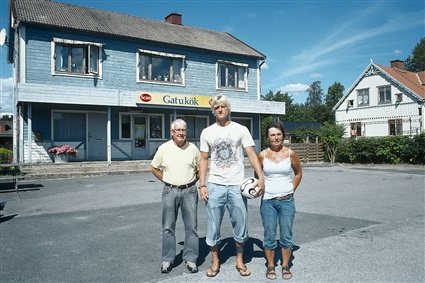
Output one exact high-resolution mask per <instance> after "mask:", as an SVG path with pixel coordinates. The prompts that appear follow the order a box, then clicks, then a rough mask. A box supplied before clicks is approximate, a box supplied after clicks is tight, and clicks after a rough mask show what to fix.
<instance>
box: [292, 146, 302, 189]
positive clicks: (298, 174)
mask: <svg viewBox="0 0 425 283" xmlns="http://www.w3.org/2000/svg"><path fill="white" fill-rule="evenodd" d="M291 162H292V170H294V180H293V181H292V185H293V186H294V192H295V190H296V189H297V188H298V185H299V184H300V182H301V179H302V177H303V171H302V169H301V164H300V160H299V159H298V156H297V153H296V152H295V150H291Z"/></svg>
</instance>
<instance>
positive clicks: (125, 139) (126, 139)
mask: <svg viewBox="0 0 425 283" xmlns="http://www.w3.org/2000/svg"><path fill="white" fill-rule="evenodd" d="M123 116H130V137H129V138H123V137H122V117H123ZM132 137H133V115H132V114H131V113H128V112H123V113H120V119H119V139H120V140H124V141H128V140H132Z"/></svg>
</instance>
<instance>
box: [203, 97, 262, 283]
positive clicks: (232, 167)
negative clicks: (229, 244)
mask: <svg viewBox="0 0 425 283" xmlns="http://www.w3.org/2000/svg"><path fill="white" fill-rule="evenodd" d="M211 110H212V112H213V113H214V116H215V117H216V123H214V124H213V125H211V126H209V127H207V128H205V129H204V130H203V131H202V133H201V139H200V150H201V163H200V167H199V185H200V186H199V194H200V197H201V198H202V199H203V200H205V201H206V211H207V235H206V242H207V245H208V246H210V250H211V257H212V264H211V267H210V268H209V269H208V271H207V273H206V275H207V276H208V277H215V276H216V275H217V273H218V272H219V271H220V262H219V258H218V245H219V244H220V242H221V240H222V239H221V234H220V225H221V222H222V219H223V215H224V212H225V209H226V208H227V209H228V211H229V215H230V219H231V222H232V226H233V237H234V240H235V244H236V269H237V270H238V272H239V273H240V275H241V276H249V275H251V272H250V271H249V269H248V268H247V267H246V265H245V264H244V262H243V248H244V243H245V241H246V240H247V239H248V223H247V218H248V208H247V200H246V198H244V197H242V195H241V193H240V185H241V184H242V182H243V180H244V178H245V172H244V149H245V152H246V154H247V156H248V159H249V162H250V163H251V166H252V167H253V168H254V170H255V172H256V173H257V176H259V178H258V179H259V182H258V187H259V192H258V194H259V195H261V194H262V192H263V190H264V176H263V172H262V169H261V163H260V162H259V160H258V157H257V154H256V153H255V151H254V145H255V144H254V140H253V139H252V137H251V134H250V133H249V131H248V129H247V128H246V127H245V126H242V125H240V124H238V123H236V122H233V121H231V120H230V111H231V109H230V102H229V100H228V99H227V97H225V96H224V95H218V96H216V97H215V98H214V99H213V100H212V102H211ZM209 153H210V154H211V162H210V171H209V174H208V183H207V182H206V175H207V170H208V154H209Z"/></svg>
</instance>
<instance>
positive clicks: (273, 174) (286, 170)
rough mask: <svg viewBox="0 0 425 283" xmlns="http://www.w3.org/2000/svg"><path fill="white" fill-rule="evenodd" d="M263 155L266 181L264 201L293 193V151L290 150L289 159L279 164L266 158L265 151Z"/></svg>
mask: <svg viewBox="0 0 425 283" xmlns="http://www.w3.org/2000/svg"><path fill="white" fill-rule="evenodd" d="M263 155H264V160H263V173H264V180H265V183H264V185H265V190H264V195H263V199H272V198H275V197H282V196H285V195H287V194H291V193H293V192H294V186H293V185H292V178H291V174H292V163H291V149H289V152H288V157H287V158H285V159H284V160H282V161H280V162H278V163H276V162H274V161H272V160H270V159H268V158H266V154H265V151H264V152H263Z"/></svg>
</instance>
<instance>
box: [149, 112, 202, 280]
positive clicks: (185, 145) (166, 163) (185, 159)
mask: <svg viewBox="0 0 425 283" xmlns="http://www.w3.org/2000/svg"><path fill="white" fill-rule="evenodd" d="M170 133H171V136H172V139H171V140H170V141H167V142H165V143H164V144H162V145H161V146H160V147H159V148H158V151H157V152H156V154H155V156H154V158H153V160H152V163H151V165H152V173H153V174H154V175H155V176H156V177H157V178H158V179H159V180H160V181H161V182H163V183H164V188H163V192H162V204H163V208H162V260H163V262H162V265H161V272H162V273H169V272H170V271H171V269H172V267H173V262H174V258H175V257H176V237H175V226H176V220H177V215H178V210H179V208H180V209H181V212H182V219H183V223H184V226H185V241H184V247H183V260H184V261H185V264H186V267H187V269H188V270H189V272H190V273H196V272H198V267H197V265H196V261H197V259H198V255H199V237H198V231H197V226H198V215H197V207H198V192H197V189H196V181H197V180H198V171H199V161H200V152H199V150H198V148H197V147H196V146H195V145H194V144H192V143H190V142H188V141H186V134H187V126H186V122H185V121H184V120H182V119H177V120H175V121H173V122H172V124H171V130H170Z"/></svg>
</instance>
